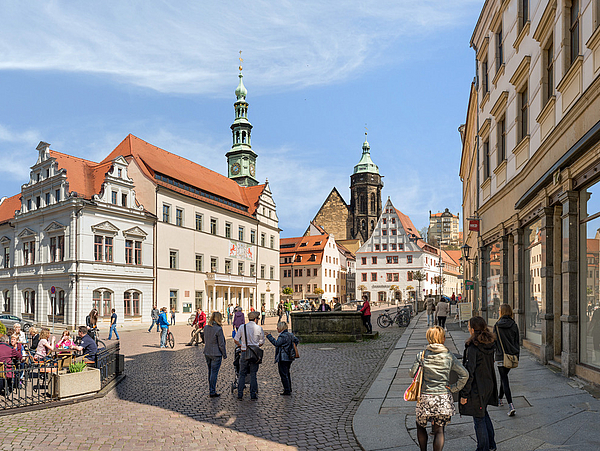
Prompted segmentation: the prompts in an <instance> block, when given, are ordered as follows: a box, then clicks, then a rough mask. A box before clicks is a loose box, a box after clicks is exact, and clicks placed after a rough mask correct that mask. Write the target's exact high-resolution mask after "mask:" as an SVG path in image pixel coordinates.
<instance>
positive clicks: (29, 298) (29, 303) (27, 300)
mask: <svg viewBox="0 0 600 451" xmlns="http://www.w3.org/2000/svg"><path fill="white" fill-rule="evenodd" d="M23 307H24V310H23V313H25V314H27V315H29V316H33V315H35V291H33V290H25V291H24V292H23Z"/></svg>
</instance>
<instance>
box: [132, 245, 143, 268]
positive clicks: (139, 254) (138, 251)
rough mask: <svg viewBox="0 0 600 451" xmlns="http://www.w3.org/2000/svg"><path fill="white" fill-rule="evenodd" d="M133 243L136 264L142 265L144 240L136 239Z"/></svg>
mask: <svg viewBox="0 0 600 451" xmlns="http://www.w3.org/2000/svg"><path fill="white" fill-rule="evenodd" d="M133 245H134V248H135V264H136V265H141V264H142V242H141V241H134V242H133Z"/></svg>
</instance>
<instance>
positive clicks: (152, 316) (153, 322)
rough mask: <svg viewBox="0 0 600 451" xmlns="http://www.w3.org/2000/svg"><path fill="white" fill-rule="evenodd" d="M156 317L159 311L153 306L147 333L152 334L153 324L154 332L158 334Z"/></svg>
mask: <svg viewBox="0 0 600 451" xmlns="http://www.w3.org/2000/svg"><path fill="white" fill-rule="evenodd" d="M158 315H159V311H158V309H157V308H156V305H155V306H153V307H152V311H151V312H150V318H152V324H151V325H150V329H148V332H152V328H153V327H154V325H155V324H156V332H158Z"/></svg>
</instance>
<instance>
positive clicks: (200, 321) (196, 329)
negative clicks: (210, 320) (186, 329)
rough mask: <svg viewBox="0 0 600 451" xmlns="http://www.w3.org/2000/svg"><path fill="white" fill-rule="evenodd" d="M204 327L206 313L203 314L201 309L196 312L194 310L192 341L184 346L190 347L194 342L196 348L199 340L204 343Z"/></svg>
mask: <svg viewBox="0 0 600 451" xmlns="http://www.w3.org/2000/svg"><path fill="white" fill-rule="evenodd" d="M204 326H206V313H204V312H203V311H202V309H201V308H198V310H196V317H195V318H194V322H193V323H192V327H193V330H192V339H191V340H190V342H189V343H187V344H186V346H192V343H194V342H196V346H198V341H199V339H201V340H202V343H204Z"/></svg>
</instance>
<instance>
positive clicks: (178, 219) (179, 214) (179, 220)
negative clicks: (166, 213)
mask: <svg viewBox="0 0 600 451" xmlns="http://www.w3.org/2000/svg"><path fill="white" fill-rule="evenodd" d="M175 225H178V226H180V227H181V226H183V210H182V209H181V208H177V209H175Z"/></svg>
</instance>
